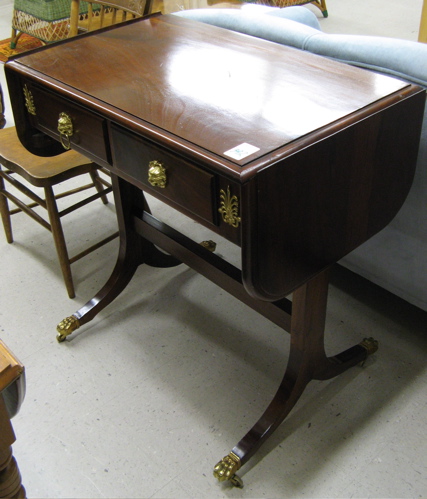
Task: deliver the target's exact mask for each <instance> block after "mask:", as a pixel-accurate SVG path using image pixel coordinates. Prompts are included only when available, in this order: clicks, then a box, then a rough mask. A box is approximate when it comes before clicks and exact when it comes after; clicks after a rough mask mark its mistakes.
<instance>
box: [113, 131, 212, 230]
mask: <svg viewBox="0 0 427 499" xmlns="http://www.w3.org/2000/svg"><path fill="white" fill-rule="evenodd" d="M111 142H112V151H113V167H114V169H116V170H117V172H118V173H119V174H120V173H122V174H124V177H125V178H126V177H128V178H129V179H132V180H133V181H134V182H135V181H136V182H137V184H138V185H139V186H140V187H141V188H143V189H144V188H145V187H146V188H148V190H149V191H150V192H151V193H153V194H154V195H155V196H156V197H159V198H160V199H164V200H165V201H170V202H171V203H172V204H177V205H179V206H181V207H182V208H184V209H185V210H189V211H190V212H191V213H193V214H195V215H197V216H199V217H201V218H202V219H203V220H206V221H207V222H209V223H211V224H214V225H217V220H218V208H217V209H215V206H216V204H215V201H214V182H215V176H214V175H212V174H210V173H208V172H206V171H204V170H201V169H200V168H198V167H197V166H195V165H194V164H192V163H190V162H188V161H186V160H184V159H183V158H180V157H177V156H175V155H174V154H172V153H169V152H167V151H165V150H164V149H162V148H161V147H158V146H156V145H154V144H153V143H151V142H149V141H146V140H145V139H143V138H142V137H141V136H139V135H136V134H134V133H131V132H128V131H126V130H124V129H123V128H121V127H119V126H116V125H114V124H113V125H112V126H111Z"/></svg>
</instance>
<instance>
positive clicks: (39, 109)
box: [28, 85, 111, 163]
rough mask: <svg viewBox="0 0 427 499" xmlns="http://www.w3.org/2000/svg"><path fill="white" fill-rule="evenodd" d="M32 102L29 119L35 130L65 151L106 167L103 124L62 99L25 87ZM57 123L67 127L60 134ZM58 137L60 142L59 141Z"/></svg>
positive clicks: (46, 92) (106, 158) (104, 125)
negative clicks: (103, 164) (83, 156)
mask: <svg viewBox="0 0 427 499" xmlns="http://www.w3.org/2000/svg"><path fill="white" fill-rule="evenodd" d="M28 90H29V91H30V92H31V94H32V98H33V104H34V109H33V113H32V114H33V119H34V121H35V124H36V126H37V128H38V129H39V130H41V131H42V132H44V133H46V134H48V135H50V136H51V137H54V138H55V139H57V140H61V142H62V144H63V145H64V147H65V148H68V147H72V148H73V149H76V150H77V151H79V152H81V153H82V154H85V155H87V156H88V157H92V158H94V160H95V161H96V159H99V160H101V162H107V163H110V162H111V161H110V154H109V146H108V133H107V125H106V121H105V120H104V119H103V118H102V117H101V116H98V115H97V114H94V113H91V112H89V111H87V110H85V109H84V108H83V107H80V106H78V105H76V104H72V103H71V102H69V101H68V100H67V99H66V98H62V97H61V96H58V95H55V94H52V93H50V92H49V91H46V90H43V89H41V88H40V87H38V86H37V85H28ZM60 122H62V124H63V125H65V126H68V128H66V130H67V132H66V133H64V132H62V133H60V132H59V130H60V129H61V128H60ZM61 135H62V138H61Z"/></svg>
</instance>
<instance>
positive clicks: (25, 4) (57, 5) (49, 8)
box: [13, 0, 88, 22]
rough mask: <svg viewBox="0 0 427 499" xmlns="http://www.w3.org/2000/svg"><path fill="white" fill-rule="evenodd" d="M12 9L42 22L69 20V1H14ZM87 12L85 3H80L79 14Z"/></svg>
mask: <svg viewBox="0 0 427 499" xmlns="http://www.w3.org/2000/svg"><path fill="white" fill-rule="evenodd" d="M13 7H14V9H15V10H19V11H22V12H25V13H26V14H29V15H31V16H33V17H36V18H37V19H41V20H42V21H48V22H52V21H59V20H60V19H69V17H70V10H71V0H15V1H14V5H13ZM87 11H88V6H87V3H86V2H84V1H82V2H80V13H81V14H85V13H86V12H87Z"/></svg>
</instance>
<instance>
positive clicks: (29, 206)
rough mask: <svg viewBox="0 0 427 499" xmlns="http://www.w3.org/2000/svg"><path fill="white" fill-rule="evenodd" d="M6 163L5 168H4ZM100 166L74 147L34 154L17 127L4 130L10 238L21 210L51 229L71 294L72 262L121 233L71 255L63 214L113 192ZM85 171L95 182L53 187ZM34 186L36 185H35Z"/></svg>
mask: <svg viewBox="0 0 427 499" xmlns="http://www.w3.org/2000/svg"><path fill="white" fill-rule="evenodd" d="M0 94H1V87H0ZM2 166H3V167H4V169H2ZM99 169H100V167H99V166H98V165H96V164H95V163H92V162H91V161H89V160H88V159H87V158H85V157H84V156H82V155H81V154H79V153H77V152H75V151H72V150H70V151H67V152H64V153H63V154H60V155H59V156H54V157H51V158H44V157H39V156H34V155H33V154H31V153H29V152H28V151H27V150H26V149H25V148H24V147H23V146H22V144H21V142H20V141H19V139H18V136H17V133H16V130H15V127H9V128H3V129H2V130H0V213H1V217H2V221H3V226H4V230H5V233H6V239H7V242H8V243H12V242H13V235H12V224H11V215H13V214H15V213H18V212H25V213H26V214H27V215H29V216H30V217H31V218H32V219H33V220H35V221H36V222H38V223H39V224H40V225H42V226H43V227H45V228H46V229H48V230H50V231H51V232H52V235H53V239H54V242H55V246H56V251H57V254H58V259H59V263H60V266H61V270H62V275H63V277H64V281H65V285H66V288H67V292H68V296H69V297H70V298H74V296H75V291H74V284H73V278H72V274H71V264H72V263H73V262H75V261H76V260H79V259H80V258H82V257H83V256H85V255H87V254H88V253H90V252H92V251H94V250H95V249H98V248H99V247H100V246H102V245H104V244H106V243H107V242H109V241H111V240H112V239H114V238H115V237H117V235H118V232H117V231H116V232H115V233H114V234H112V235H110V236H109V237H107V238H105V239H103V240H102V241H100V242H98V243H96V244H94V245H92V246H91V247H90V248H87V249H85V250H84V251H82V252H81V253H79V254H78V255H76V256H73V257H72V258H70V257H69V255H68V250H67V245H66V242H65V238H64V232H63V228H62V223H61V218H62V217H63V216H65V215H67V214H69V213H71V212H73V211H75V210H76V209H78V208H81V207H82V206H85V205H87V204H88V203H90V202H92V201H95V200H96V199H99V198H101V200H102V202H103V203H104V204H106V203H108V199H107V194H108V193H109V192H111V190H112V188H111V185H110V183H109V182H108V180H106V179H104V178H102V177H101V176H100V175H99V174H98V170H99ZM83 174H89V175H90V177H91V182H90V183H89V184H84V185H81V184H80V185H79V186H78V187H74V188H72V189H69V190H67V191H65V192H61V193H60V194H57V195H55V194H54V191H53V187H54V186H56V185H57V184H58V183H59V182H63V181H65V180H69V179H72V178H74V177H77V176H80V175H83ZM17 177H22V179H25V181H26V182H22V181H21V180H18V178H17ZM5 181H6V182H5ZM6 185H8V186H9V185H11V186H13V189H11V190H6ZM32 187H35V188H36V189H32ZM40 188H41V189H43V191H44V196H43V197H42V196H41V195H39V194H40ZM91 188H94V189H95V191H94V194H92V195H89V196H86V197H84V198H83V199H81V198H82V196H81V195H80V196H78V200H77V201H76V202H75V203H74V204H72V205H71V206H69V207H67V208H66V209H64V210H62V211H59V209H58V205H57V202H56V200H57V199H58V198H63V197H65V196H71V195H74V194H77V193H80V192H82V191H84V190H87V189H91ZM37 191H39V193H37ZM20 194H23V195H24V196H21V195H20ZM18 195H19V197H18ZM9 201H10V202H12V203H13V204H14V205H16V206H17V208H16V209H13V210H11V209H10V208H9ZM36 207H42V208H44V209H46V210H47V215H48V216H47V220H46V218H45V217H42V216H41V215H40V214H39V213H38V212H37V211H35V210H34V208H36Z"/></svg>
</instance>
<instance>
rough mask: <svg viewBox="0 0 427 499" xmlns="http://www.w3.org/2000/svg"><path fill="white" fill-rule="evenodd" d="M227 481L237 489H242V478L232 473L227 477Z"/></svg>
mask: <svg viewBox="0 0 427 499" xmlns="http://www.w3.org/2000/svg"><path fill="white" fill-rule="evenodd" d="M229 482H230V483H231V485H233V486H234V487H237V488H239V489H243V480H242V479H241V478H240V477H239V476H237V475H233V476H232V477H231V478H229Z"/></svg>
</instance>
